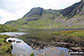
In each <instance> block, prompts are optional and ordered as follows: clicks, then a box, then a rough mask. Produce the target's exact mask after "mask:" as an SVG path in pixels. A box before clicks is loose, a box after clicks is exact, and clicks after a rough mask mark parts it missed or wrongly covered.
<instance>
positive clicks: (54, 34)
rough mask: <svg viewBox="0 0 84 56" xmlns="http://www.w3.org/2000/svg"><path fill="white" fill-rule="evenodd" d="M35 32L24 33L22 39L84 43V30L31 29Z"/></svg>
mask: <svg viewBox="0 0 84 56" xmlns="http://www.w3.org/2000/svg"><path fill="white" fill-rule="evenodd" d="M30 32H32V33H33V34H30V35H24V36H22V37H21V39H23V40H25V41H26V42H28V39H36V40H41V41H44V42H45V41H46V42H51V43H52V42H53V41H55V42H67V43H68V42H69V43H77V44H79V43H81V45H82V44H83V43H84V30H65V31H46V30H44V31H43V30H42V31H39V30H38V31H37V30H35V31H30Z"/></svg>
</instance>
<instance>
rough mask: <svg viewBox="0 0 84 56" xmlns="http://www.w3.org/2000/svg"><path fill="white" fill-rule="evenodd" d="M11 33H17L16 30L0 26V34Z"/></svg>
mask: <svg viewBox="0 0 84 56" xmlns="http://www.w3.org/2000/svg"><path fill="white" fill-rule="evenodd" d="M11 31H17V30H16V29H14V28H12V27H8V26H6V25H1V24H0V32H11Z"/></svg>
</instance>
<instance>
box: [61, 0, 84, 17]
mask: <svg viewBox="0 0 84 56" xmlns="http://www.w3.org/2000/svg"><path fill="white" fill-rule="evenodd" d="M62 14H63V16H65V17H68V18H71V17H73V16H75V15H78V14H79V15H83V14H84V0H81V1H80V2H79V3H76V4H74V5H72V6H70V7H68V8H66V9H64V10H63V11H62Z"/></svg>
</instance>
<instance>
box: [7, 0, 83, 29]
mask: <svg viewBox="0 0 84 56" xmlns="http://www.w3.org/2000/svg"><path fill="white" fill-rule="evenodd" d="M5 24H6V25H7V26H8V27H13V28H18V29H55V28H81V27H84V1H83V0H81V1H80V2H78V3H75V4H73V5H72V6H69V7H67V8H65V9H61V10H52V9H43V8H40V7H37V8H32V9H31V10H30V11H29V12H28V13H27V14H26V15H24V16H23V17H22V18H20V19H18V20H16V21H9V22H6V23H5Z"/></svg>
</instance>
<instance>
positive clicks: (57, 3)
mask: <svg viewBox="0 0 84 56" xmlns="http://www.w3.org/2000/svg"><path fill="white" fill-rule="evenodd" d="M78 1H80V0H0V16H1V17H0V23H5V22H7V21H10V20H16V19H18V18H20V17H22V16H23V15H25V14H26V13H27V12H28V11H29V10H30V9H31V8H33V7H42V8H45V9H50V8H51V9H63V8H66V7H68V6H70V5H72V4H74V3H75V2H78Z"/></svg>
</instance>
